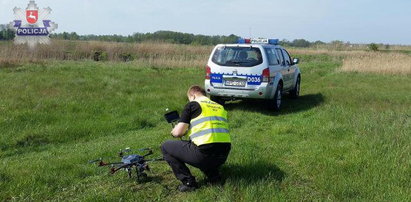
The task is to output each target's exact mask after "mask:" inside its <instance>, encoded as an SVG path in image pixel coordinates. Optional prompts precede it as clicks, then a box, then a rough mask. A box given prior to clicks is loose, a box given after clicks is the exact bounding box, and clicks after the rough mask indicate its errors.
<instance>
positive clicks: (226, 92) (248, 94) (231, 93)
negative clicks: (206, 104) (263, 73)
mask: <svg viewBox="0 0 411 202" xmlns="http://www.w3.org/2000/svg"><path fill="white" fill-rule="evenodd" d="M204 88H205V90H206V92H207V94H209V95H211V96H218V97H226V98H239V99H241V98H250V99H270V93H271V92H272V85H270V84H267V83H262V84H261V85H259V86H256V87H255V88H252V89H251V88H249V89H244V88H232V87H215V86H212V85H211V83H210V80H205V85H204Z"/></svg>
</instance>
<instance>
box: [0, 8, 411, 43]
mask: <svg viewBox="0 0 411 202" xmlns="http://www.w3.org/2000/svg"><path fill="white" fill-rule="evenodd" d="M28 2H29V0H0V24H8V23H9V22H11V21H13V20H14V14H13V8H14V7H19V8H23V9H25V8H26V7H27V4H28ZM35 2H36V3H37V5H38V7H39V8H40V9H42V8H45V7H50V8H51V9H52V10H53V11H52V14H51V15H50V19H51V20H52V21H54V22H56V23H57V24H58V25H59V28H58V29H57V30H56V32H57V33H60V32H77V33H78V34H99V35H101V34H120V35H130V34H133V33H136V32H139V33H146V32H155V31H159V30H170V31H177V32H186V33H193V34H204V35H229V34H235V35H238V36H242V37H254V38H257V37H265V38H279V39H288V40H293V39H300V38H303V39H306V40H309V41H316V40H321V41H325V42H330V41H333V40H341V41H346V42H347V41H348V42H351V43H384V44H388V43H389V44H404V45H411V0H385V1H381V0H281V1H280V0H120V1H108V0H65V1H63V0H37V1H35Z"/></svg>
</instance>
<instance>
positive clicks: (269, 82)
mask: <svg viewBox="0 0 411 202" xmlns="http://www.w3.org/2000/svg"><path fill="white" fill-rule="evenodd" d="M298 62H299V60H298V58H295V59H291V57H290V54H289V53H288V52H287V51H286V50H285V49H284V48H283V47H281V46H280V45H279V44H278V39H261V38H258V39H239V40H238V43H237V44H219V45H217V46H216V47H215V48H214V50H213V51H212V53H211V56H210V58H209V60H208V63H207V66H206V79H205V89H206V91H207V93H208V94H209V95H210V98H211V99H212V100H214V101H216V102H218V103H221V104H224V102H225V101H226V100H234V99H247V98H251V99H265V100H270V105H271V106H272V107H273V108H274V109H275V110H279V109H280V107H281V98H282V95H283V94H285V93H288V94H290V96H291V97H293V98H297V97H298V96H299V93H300V82H301V72H300V69H299V68H298V66H297V64H298Z"/></svg>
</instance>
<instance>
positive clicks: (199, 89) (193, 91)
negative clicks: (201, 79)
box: [187, 85, 206, 96]
mask: <svg viewBox="0 0 411 202" xmlns="http://www.w3.org/2000/svg"><path fill="white" fill-rule="evenodd" d="M197 93H200V94H202V95H204V96H205V95H206V92H205V90H204V88H202V87H200V86H197V85H195V86H191V87H190V88H189V89H188V91H187V95H190V94H197Z"/></svg>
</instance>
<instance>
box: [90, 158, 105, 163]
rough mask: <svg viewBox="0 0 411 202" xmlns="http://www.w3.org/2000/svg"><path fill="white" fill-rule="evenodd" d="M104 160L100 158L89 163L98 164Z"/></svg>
mask: <svg viewBox="0 0 411 202" xmlns="http://www.w3.org/2000/svg"><path fill="white" fill-rule="evenodd" d="M102 160H103V159H102V158H98V159H96V160H90V161H88V163H96V162H101V161H102Z"/></svg>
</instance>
